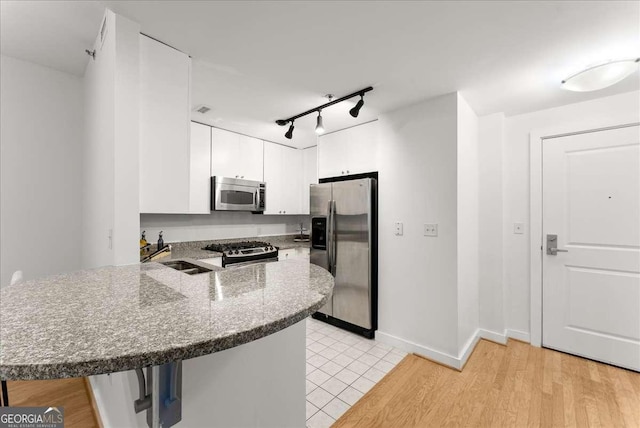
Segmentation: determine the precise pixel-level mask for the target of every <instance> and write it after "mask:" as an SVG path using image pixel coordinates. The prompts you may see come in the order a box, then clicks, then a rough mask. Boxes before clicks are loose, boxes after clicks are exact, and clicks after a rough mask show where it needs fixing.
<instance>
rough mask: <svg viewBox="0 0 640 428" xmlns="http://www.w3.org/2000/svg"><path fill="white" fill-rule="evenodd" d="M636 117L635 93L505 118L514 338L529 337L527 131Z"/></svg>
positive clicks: (638, 101)
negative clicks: (518, 228) (520, 227)
mask: <svg viewBox="0 0 640 428" xmlns="http://www.w3.org/2000/svg"><path fill="white" fill-rule="evenodd" d="M633 115H635V117H637V118H640V92H629V93H624V94H620V95H614V96H610V97H605V98H600V99H596V100H592V101H586V102H582V103H577V104H570V105H566V106H562V107H557V108H553V109H548V110H542V111H538V112H534V113H528V114H523V115H519V116H512V117H509V118H507V119H506V120H505V144H504V180H505V183H506V186H505V193H504V206H505V210H504V225H503V233H504V237H505V241H504V243H505V247H504V266H505V288H506V291H507V299H508V306H507V308H506V319H507V328H508V329H509V330H510V334H511V335H512V336H514V337H517V338H521V339H524V340H528V339H529V332H530V328H529V320H530V284H529V273H530V272H529V270H530V266H529V245H530V244H529V242H530V240H529V229H528V226H529V224H530V222H529V135H530V133H531V132H532V131H534V130H544V129H552V128H556V127H559V126H575V129H576V130H580V129H588V128H589V127H590V126H592V125H591V124H592V123H598V122H601V121H603V120H615V119H616V118H618V117H628V116H633ZM515 222H522V223H524V224H525V234H523V235H515V234H514V233H513V223H515Z"/></svg>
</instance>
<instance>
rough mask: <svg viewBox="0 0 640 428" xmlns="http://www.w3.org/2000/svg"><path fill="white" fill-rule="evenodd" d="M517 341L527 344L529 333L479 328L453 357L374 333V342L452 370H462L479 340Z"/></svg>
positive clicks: (400, 339) (397, 338) (413, 343)
mask: <svg viewBox="0 0 640 428" xmlns="http://www.w3.org/2000/svg"><path fill="white" fill-rule="evenodd" d="M510 337H511V338H513V339H518V340H521V341H523V342H529V333H526V332H524V331H520V330H505V331H504V333H498V332H495V331H491V330H485V329H483V328H479V329H477V330H476V331H475V333H474V334H473V335H471V337H469V339H468V340H467V343H466V344H465V346H464V347H463V348H462V351H461V352H460V355H459V356H457V357H456V356H453V355H450V354H447V353H446V352H442V351H436V350H435V349H431V348H428V347H426V346H423V345H419V344H417V343H415V342H411V341H410V340H406V339H403V338H401V337H397V336H394V335H392V334H389V333H385V332H383V331H380V330H378V331H376V340H378V341H380V342H382V343H386V344H387V345H390V346H394V347H396V348H398V349H401V350H403V351H405V352H411V353H415V354H418V355H421V356H423V357H426V358H428V359H430V360H433V361H435V362H437V363H440V364H442V365H444V366H447V367H451V368H452V369H456V370H462V368H463V367H464V365H465V364H466V362H467V360H468V359H469V357H470V356H471V353H472V352H473V350H474V349H475V347H476V345H477V344H478V341H479V340H480V339H487V340H490V341H492V342H496V343H500V344H502V345H505V344H506V343H507V339H508V338H510Z"/></svg>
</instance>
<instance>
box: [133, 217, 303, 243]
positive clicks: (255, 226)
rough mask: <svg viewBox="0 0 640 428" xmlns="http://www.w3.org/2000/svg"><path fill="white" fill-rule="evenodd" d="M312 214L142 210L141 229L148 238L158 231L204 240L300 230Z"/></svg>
mask: <svg viewBox="0 0 640 428" xmlns="http://www.w3.org/2000/svg"><path fill="white" fill-rule="evenodd" d="M309 220H310V217H309V216H305V215H286V216H285V215H283V216H275V215H261V214H251V213H243V212H214V213H211V214H206V215H191V214H140V232H142V231H143V230H145V231H146V232H147V240H148V241H149V242H152V243H153V242H156V241H157V240H158V232H160V231H161V230H162V231H163V232H164V233H163V236H164V241H165V242H167V243H169V242H184V241H204V240H212V239H229V238H248V237H255V236H271V235H286V234H295V233H297V232H299V228H300V223H304V227H305V228H307V229H308V228H309Z"/></svg>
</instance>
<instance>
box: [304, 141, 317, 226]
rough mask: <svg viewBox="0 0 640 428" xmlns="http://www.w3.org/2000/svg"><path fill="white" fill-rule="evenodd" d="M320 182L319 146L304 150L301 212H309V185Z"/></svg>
mask: <svg viewBox="0 0 640 428" xmlns="http://www.w3.org/2000/svg"><path fill="white" fill-rule="evenodd" d="M312 184H318V147H317V146H313V147H309V148H306V149H304V150H302V191H301V198H300V214H309V206H310V204H309V202H310V199H309V186H310V185H312Z"/></svg>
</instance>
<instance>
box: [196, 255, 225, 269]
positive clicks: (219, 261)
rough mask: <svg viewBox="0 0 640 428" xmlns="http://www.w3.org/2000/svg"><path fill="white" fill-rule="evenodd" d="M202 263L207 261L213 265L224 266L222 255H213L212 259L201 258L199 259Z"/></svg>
mask: <svg viewBox="0 0 640 428" xmlns="http://www.w3.org/2000/svg"><path fill="white" fill-rule="evenodd" d="M198 261H199V262H201V263H206V264H209V265H213V266H218V267H222V256H218V257H212V258H210V259H201V260H198Z"/></svg>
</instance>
